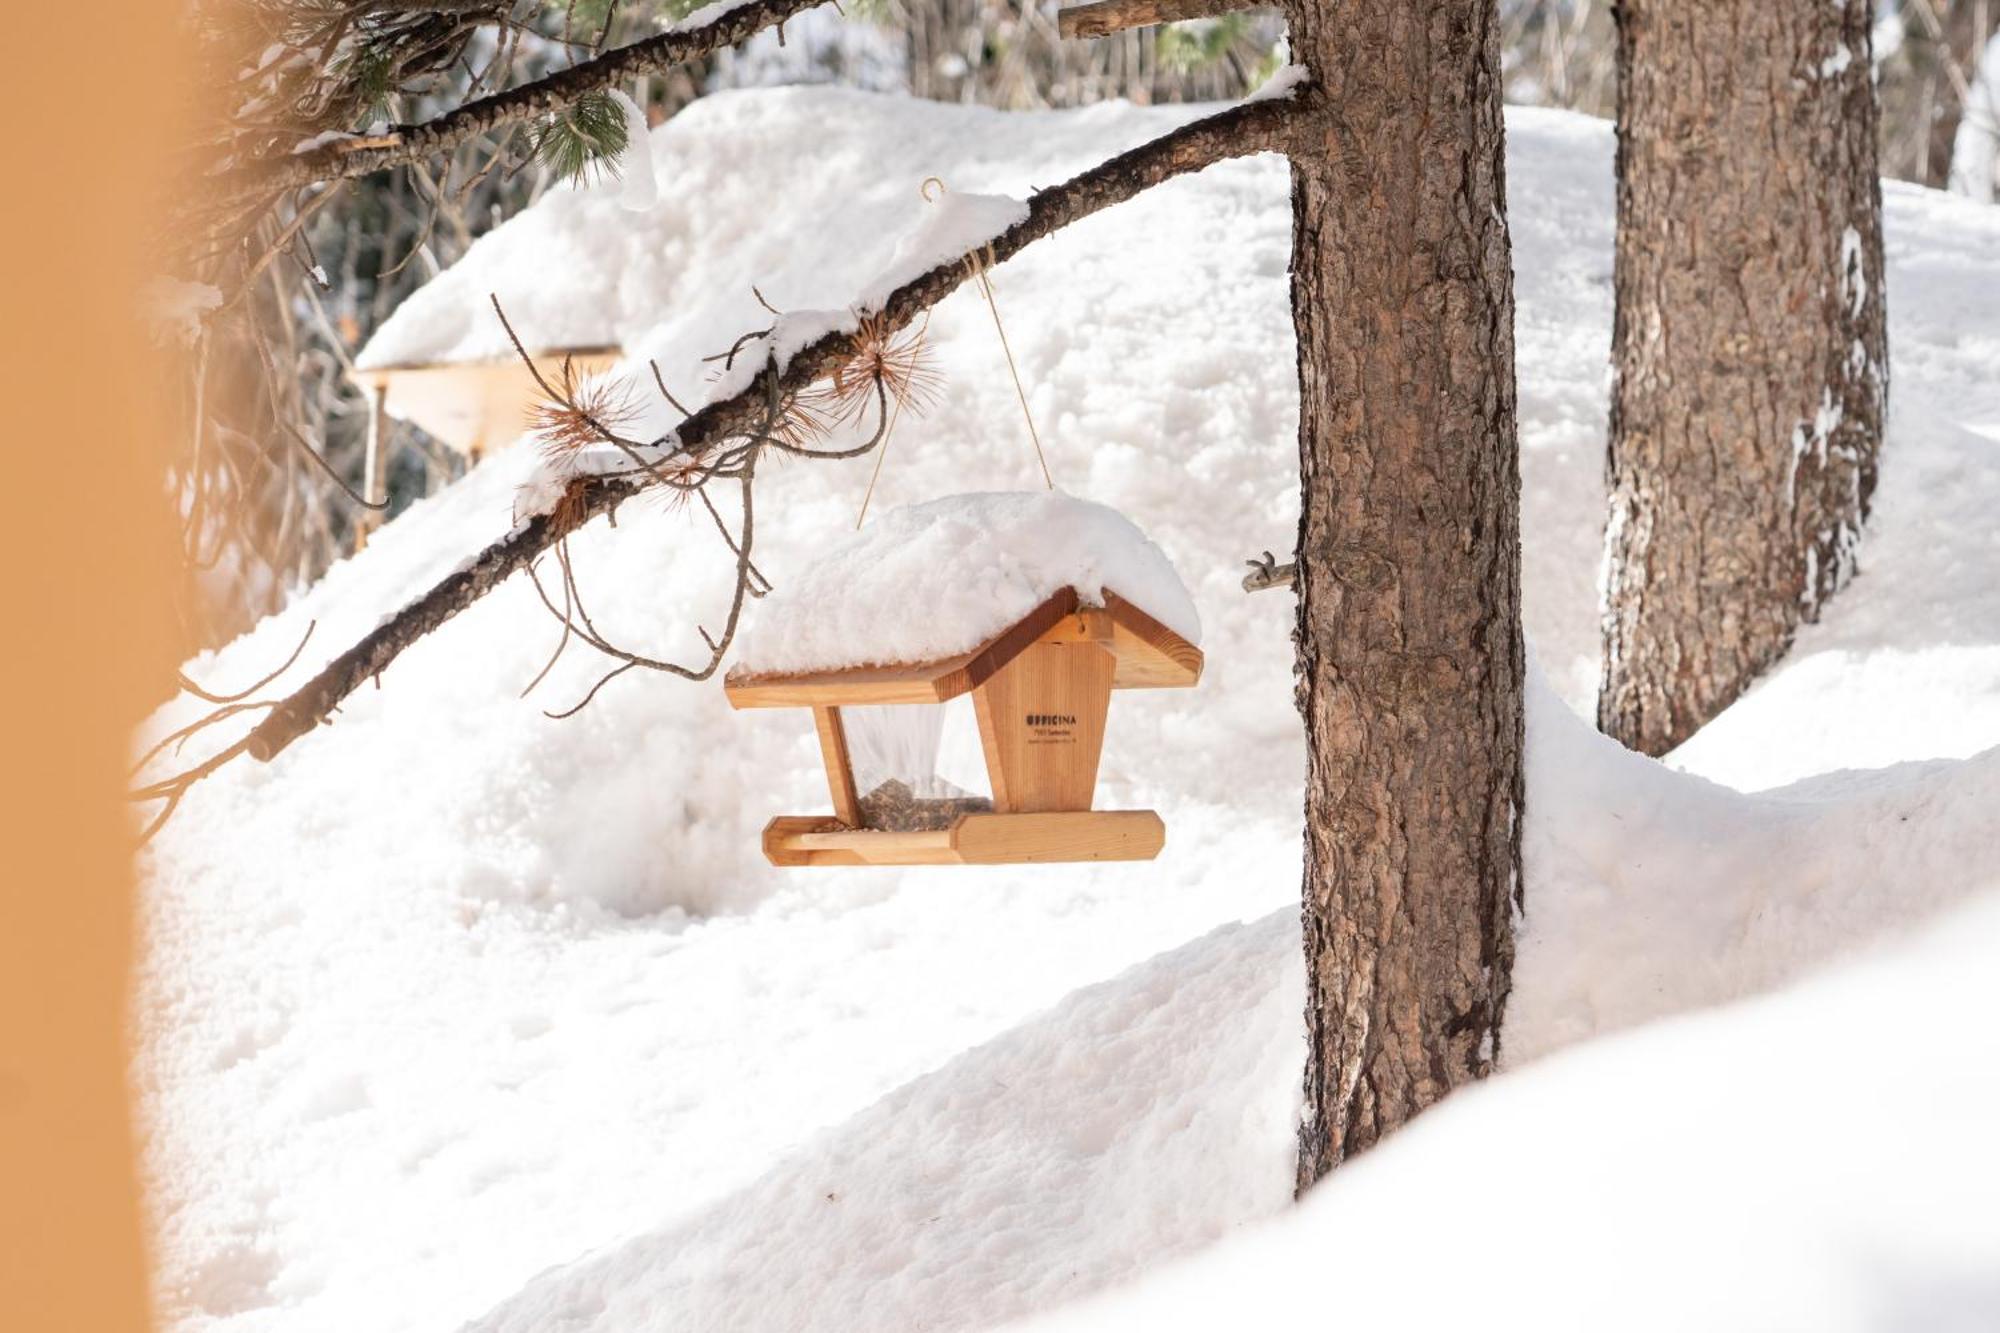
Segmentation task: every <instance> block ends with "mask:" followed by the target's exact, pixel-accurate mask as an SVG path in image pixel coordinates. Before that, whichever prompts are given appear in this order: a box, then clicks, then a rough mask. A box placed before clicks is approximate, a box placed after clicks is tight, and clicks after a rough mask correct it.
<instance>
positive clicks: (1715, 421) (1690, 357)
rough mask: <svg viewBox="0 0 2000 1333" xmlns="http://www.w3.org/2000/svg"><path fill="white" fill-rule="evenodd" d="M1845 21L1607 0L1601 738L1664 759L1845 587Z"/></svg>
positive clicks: (1860, 320)
mask: <svg viewBox="0 0 2000 1333" xmlns="http://www.w3.org/2000/svg"><path fill="white" fill-rule="evenodd" d="M1869 27H1870V15H1869V5H1868V0H1845V3H1844V4H1841V3H1834V4H1824V3H1821V4H1771V3H1768V2H1767V0H1712V2H1711V3H1704V4H1699V5H1688V4H1681V3H1675V2H1674V0H1623V3H1621V5H1620V6H1619V9H1618V83H1619V97H1618V255H1617V272H1616V278H1615V285H1616V301H1617V313H1616V317H1615V320H1614V328H1613V335H1612V362H1613V367H1614V371H1615V375H1616V380H1615V385H1614V388H1613V391H1612V403H1611V440H1610V449H1609V459H1608V470H1609V481H1610V489H1611V504H1610V514H1609V520H1608V524H1607V529H1606V533H1605V589H1604V595H1605V612H1604V662H1603V682H1602V689H1601V691H1600V693H1599V697H1598V725H1599V726H1600V727H1601V728H1602V729H1603V730H1604V731H1605V732H1606V733H1607V734H1609V735H1612V736H1615V737H1617V738H1618V739H1619V740H1620V741H1622V742H1624V743H1625V744H1626V745H1628V746H1631V747H1632V748H1633V749H1636V750H1642V751H1644V752H1646V753H1648V754H1661V753H1664V752H1665V751H1667V750H1670V749H1672V748H1673V747H1674V746H1676V745H1678V744H1680V742H1682V741H1683V740H1685V739H1687V737H1688V736H1690V735H1691V734H1693V732H1694V731H1695V730H1696V729H1697V728H1699V727H1700V726H1701V725H1702V724H1704V723H1705V722H1707V721H1708V720H1709V719H1710V718H1712V717H1714V716H1715V715H1716V714H1717V713H1718V712H1720V711H1721V710H1722V709H1723V708H1725V707H1727V706H1728V705H1729V704H1730V703H1731V702H1732V701H1733V700H1734V699H1736V698H1737V696H1739V695H1740V694H1742V693H1743V691H1744V690H1745V689H1746V688H1747V687H1748V686H1749V684H1750V683H1751V681H1753V680H1754V679H1755V678H1756V677H1757V675H1758V674H1759V673H1760V672H1762V671H1763V670H1764V669H1765V668H1766V667H1767V666H1769V665H1770V664H1771V663H1772V662H1773V661H1775V660H1776V659H1777V658H1778V657H1779V656H1780V655H1781V654H1783V653H1784V651H1785V650H1786V649H1787V648H1788V647H1789V646H1790V645H1791V642H1792V637H1793V635H1794V633H1795V632H1796V631H1797V628H1798V626H1799V624H1800V623H1801V622H1803V621H1811V620H1815V619H1817V618H1818V616H1819V612H1820V608H1821V607H1822V605H1823V604H1824V603H1825V601H1826V599H1827V597H1828V596H1829V595H1831V594H1832V593H1833V592H1834V591H1835V590H1836V589H1837V588H1839V587H1840V585H1841V584H1842V583H1843V582H1844V581H1845V580H1846V579H1847V577H1848V576H1849V574H1851V573H1852V571H1853V568H1854V549H1855V543H1856V540H1857V538H1858V537H1859V535H1860V531H1861V524H1862V522H1863V520H1864V519H1865V518H1866V517H1867V514H1868V502H1869V497H1870V495H1871V494H1872V492H1873V491H1874V489H1875V468H1876V455H1877V451H1878V450H1879V448H1880V444H1881V438H1882V421H1883V413H1884V403H1885V401H1886V396H1887V367H1888V340H1887V333H1886V329H1885V324H1884V319H1883V301H1882V225H1881V218H1882V198H1881V186H1880V182H1879V181H1878V179H1877V175H1876V164H1875V154H1876V142H1875V139H1876V111H1875V94H1874V87H1873V83H1872V80H1871V78H1870V73H1869V68H1870V51H1869Z"/></svg>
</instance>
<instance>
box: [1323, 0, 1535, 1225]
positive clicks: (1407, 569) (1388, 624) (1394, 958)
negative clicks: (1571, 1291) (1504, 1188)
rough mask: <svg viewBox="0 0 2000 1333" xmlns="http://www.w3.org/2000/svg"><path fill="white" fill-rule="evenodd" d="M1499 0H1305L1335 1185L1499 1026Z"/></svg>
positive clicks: (1469, 1063)
mask: <svg viewBox="0 0 2000 1333" xmlns="http://www.w3.org/2000/svg"><path fill="white" fill-rule="evenodd" d="M1497 27H1498V21H1497V17H1496V15H1495V12H1494V6H1493V5H1492V3H1491V0H1452V2H1449V3H1414V2H1411V0H1401V2H1399V3H1382V2H1381V0H1302V2H1301V3H1300V4H1298V5H1297V6H1295V7H1294V10H1293V26H1292V50H1293V51H1294V52H1295V53H1296V57H1295V58H1302V59H1303V60H1304V61H1305V63H1306V65H1307V67H1308V68H1309V69H1310V70H1311V71H1312V76H1313V79H1314V82H1315V84H1316V85H1317V94H1316V97H1315V105H1316V107H1317V108H1318V111H1317V114H1316V116H1314V117H1312V118H1309V119H1308V120H1307V121H1306V122H1305V124H1304V125H1303V126H1302V127H1301V128H1300V130H1299V131H1298V132H1297V134H1296V137H1295V138H1294V147H1293V158H1292V207H1293V213H1294V224H1293V225H1294V242H1293V258H1292V266H1293V274H1292V303H1293V317H1294V319H1295V321H1296V323H1297V327H1298V359H1299V388H1300V420H1299V468H1300V481H1301V488H1302V498H1303V514H1302V516H1301V520H1300V530H1299V547H1298V563H1299V574H1298V579H1297V586H1298V590H1299V609H1298V654H1299V674H1298V694H1299V708H1300V712H1301V713H1302V714H1303V715H1304V719H1305V727H1306V742H1307V780H1306V846H1305V853H1306V856H1305V862H1306V864H1305V884H1304V890H1303V895H1302V897H1303V902H1302V910H1303V914H1304V924H1305V950H1306V976H1307V988H1308V998H1307V1007H1306V1022H1307V1027H1308V1046H1307V1057H1306V1058H1307V1065H1306V1102H1307V1116H1308V1118H1307V1121H1306V1123H1305V1124H1304V1126H1303V1127H1302V1129H1301V1131H1300V1152H1299V1163H1298V1183H1299V1186H1300V1188H1302V1189H1303V1188H1304V1187H1305V1186H1307V1185H1310V1184H1311V1183H1312V1182H1313V1181H1314V1180H1316V1179H1318V1178H1319V1177H1320V1176H1321V1175H1323V1174H1324V1173H1325V1172H1327V1171H1328V1170H1330V1169H1331V1168H1332V1167H1334V1166H1335V1165H1337V1164H1338V1163H1339V1162H1340V1161H1341V1160H1343V1159H1344V1158H1346V1157H1347V1156H1349V1155H1350V1154H1352V1153H1354V1152H1356V1151H1358V1150H1360V1149H1362V1148H1365V1147H1367V1146H1368V1145H1370V1144H1372V1143H1373V1142H1375V1141H1376V1140H1377V1139H1378V1138H1380V1137H1381V1136H1382V1135H1383V1134H1385V1133H1387V1132H1388V1131H1390V1130H1392V1129H1394V1128H1395V1127H1396V1126H1397V1125H1399V1124H1401V1123H1402V1122H1403V1121H1405V1120H1407V1119H1408V1118H1409V1117H1410V1116H1412V1115H1414V1114H1415V1113H1416V1112H1418V1111H1420V1110H1422V1109H1423V1108H1424V1107H1426V1106H1428V1105H1430V1104H1431V1103H1432V1102H1434V1101H1436V1100H1437V1099H1438V1098H1440V1097H1442V1096H1444V1094H1445V1093H1447V1092H1449V1091H1450V1090H1451V1089H1452V1088H1453V1087H1455V1086H1457V1085H1459V1084H1461V1083H1464V1082H1466V1081H1468V1080H1470V1079H1473V1078H1477V1077H1479V1076H1481V1075H1483V1074H1485V1073H1486V1072H1487V1071H1488V1070H1489V1069H1490V1068H1491V1066H1492V1063H1493V1060H1494V1058H1495V1055H1496V1054H1497V1051H1498V1044H1499V1031H1500V1018H1501V1011H1502V1008H1503V1006H1504V1004H1505V1001H1506V996H1507V987H1508V977H1509V970H1510V967H1511V964H1512V960H1513V910H1514V907H1515V905H1516V902H1517V900H1518V895H1519V883H1520V876H1519V864H1520V839H1519V832H1518V829H1519V819H1520V808H1521V800H1522V716H1521V707H1522V675H1523V652H1522V644H1521V630H1520V542H1519V511H1520V481H1519V473H1518V458H1517V449H1516V440H1515V425H1514V340H1513V320H1514V299H1513V274H1512V268H1511V260H1510V247H1509V242H1508V235H1507V222H1506V199H1505V187H1504V165H1503V161H1502V130H1501V119H1500V65H1499V44H1498V40H1497V38H1498V32H1497Z"/></svg>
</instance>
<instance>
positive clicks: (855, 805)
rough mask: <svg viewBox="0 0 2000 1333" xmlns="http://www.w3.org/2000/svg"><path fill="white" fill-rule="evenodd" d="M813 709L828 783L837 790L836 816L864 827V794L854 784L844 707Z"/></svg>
mask: <svg viewBox="0 0 2000 1333" xmlns="http://www.w3.org/2000/svg"><path fill="white" fill-rule="evenodd" d="M812 712H813V729H814V730H815V731H817V732H819V753H820V758H821V759H823V760H825V761H826V785H827V788H828V789H829V790H830V791H831V792H832V793H833V813H834V817H835V818H837V819H839V820H840V822H841V823H843V824H845V825H847V826H848V827H849V828H860V827H861V794H860V793H859V792H858V791H857V790H856V789H855V786H854V761H853V758H852V756H850V755H849V754H848V752H847V727H846V724H845V723H843V722H842V721H841V720H840V708H839V706H838V705H832V704H829V705H825V706H817V707H815V708H814V709H813V710H812Z"/></svg>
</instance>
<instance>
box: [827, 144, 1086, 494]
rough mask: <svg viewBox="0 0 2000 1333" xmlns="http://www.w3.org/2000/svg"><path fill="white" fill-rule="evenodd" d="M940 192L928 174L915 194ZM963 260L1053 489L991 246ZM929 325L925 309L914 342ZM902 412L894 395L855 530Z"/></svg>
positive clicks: (931, 198) (941, 186) (930, 198)
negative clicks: (1005, 319) (996, 285)
mask: <svg viewBox="0 0 2000 1333" xmlns="http://www.w3.org/2000/svg"><path fill="white" fill-rule="evenodd" d="M933 191H935V193H933ZM944 191H945V183H944V182H943V181H942V180H940V179H938V178H937V177H936V176H931V177H928V178H926V179H925V181H924V183H923V185H922V186H920V187H919V188H918V190H917V193H918V194H920V195H922V196H923V200H924V202H925V203H927V204H929V203H935V202H937V196H938V195H941V194H943V193H944ZM967 262H969V263H970V264H971V265H972V271H973V274H974V276H976V277H977V278H978V279H979V290H980V291H981V292H982V293H983V294H984V295H985V297H986V308H987V309H988V310H990V311H992V312H993V331H994V332H995V333H997V334H999V335H1000V350H1001V352H1002V353H1004V354H1005V355H1006V357H1007V374H1008V375H1009V376H1010V377H1011V378H1012V379H1013V381H1014V396H1015V397H1016V398H1018V399H1020V401H1021V419H1022V420H1023V421H1025V422H1027V423H1028V442H1029V443H1031V444H1033V445H1034V446H1035V461H1036V462H1037V463H1038V464H1040V465H1041V469H1042V484H1043V485H1045V486H1047V487H1048V488H1049V489H1050V490H1054V489H1055V488H1056V481H1055V478H1054V477H1053V476H1051V475H1050V473H1049V459H1048V455H1047V454H1045V453H1043V452H1042V436H1041V432H1040V431H1038V430H1036V429H1035V414H1034V413H1033V412H1032V411H1030V410H1029V408H1028V391H1027V390H1026V389H1025V388H1023V387H1022V386H1021V370H1020V367H1019V366H1017V365H1016V364H1015V363H1014V349H1013V347H1012V346H1010V345H1009V344H1008V342H1007V326H1006V325H1005V324H1002V323H1001V322H1000V303H999V302H998V301H996V300H994V299H993V283H992V280H991V279H989V278H988V277H987V276H986V275H987V271H988V270H989V269H991V268H992V267H993V247H992V246H991V245H987V246H986V247H985V248H984V250H983V251H982V252H980V253H977V254H974V255H973V256H972V257H971V258H970V259H969V260H968V261H967ZM930 327H931V312H930V310H928V309H926V310H925V311H924V322H923V325H922V327H920V328H919V329H918V330H917V341H918V342H920V343H921V342H922V341H923V339H924V335H925V334H927V333H928V332H930ZM902 414H903V400H902V399H901V398H898V399H897V400H896V405H895V407H894V408H893V409H892V410H891V411H890V413H889V426H888V429H887V430H885V431H884V432H883V433H882V443H881V445H880V446H879V447H878V448H877V449H876V451H875V469H874V471H872V472H870V473H869V474H868V489H867V490H866V491H864V492H863V493H862V496H861V512H860V513H858V514H856V515H855V516H854V526H855V528H856V529H857V530H859V529H860V527H861V524H862V523H863V521H864V520H866V519H867V517H868V502H869V501H870V500H872V499H874V498H875V483H876V482H877V481H879V480H881V477H882V464H883V463H884V462H886V461H887V460H888V457H889V440H890V437H891V436H893V435H894V434H895V432H896V419H897V418H898V417H900V416H902Z"/></svg>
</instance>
